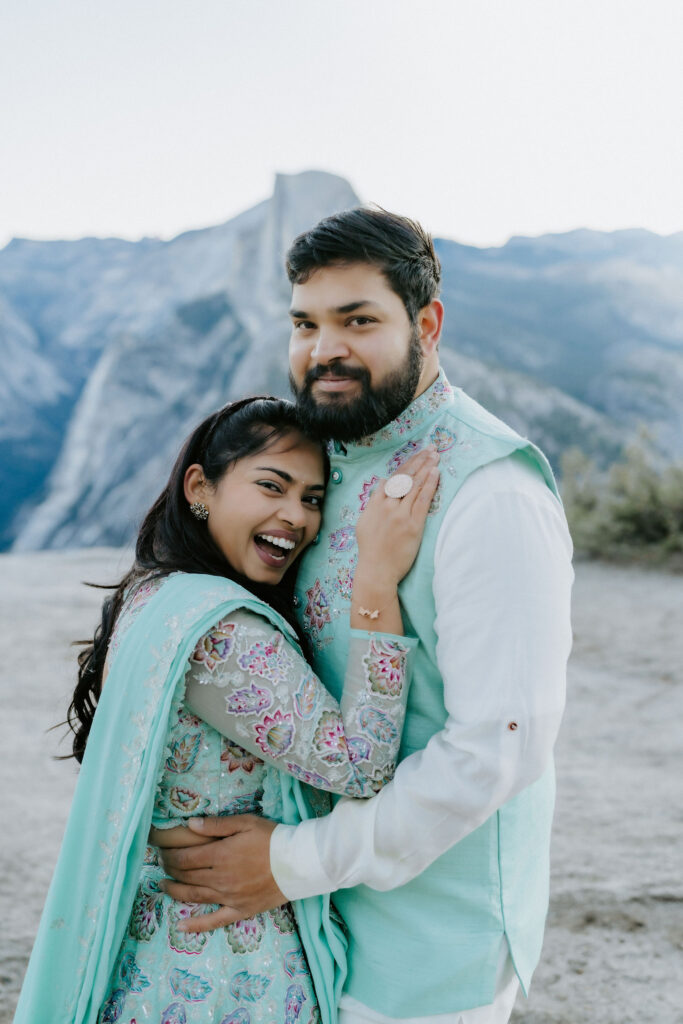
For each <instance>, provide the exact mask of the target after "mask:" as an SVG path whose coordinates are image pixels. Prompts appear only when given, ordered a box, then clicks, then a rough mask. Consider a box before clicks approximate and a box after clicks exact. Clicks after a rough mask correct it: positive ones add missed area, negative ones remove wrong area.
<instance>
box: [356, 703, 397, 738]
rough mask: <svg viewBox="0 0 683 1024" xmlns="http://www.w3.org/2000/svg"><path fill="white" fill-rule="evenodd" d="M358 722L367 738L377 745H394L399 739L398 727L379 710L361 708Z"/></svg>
mask: <svg viewBox="0 0 683 1024" xmlns="http://www.w3.org/2000/svg"><path fill="white" fill-rule="evenodd" d="M358 721H359V723H360V727H361V729H362V731H363V732H364V733H365V734H366V736H370V737H371V739H373V740H375V742H376V743H393V742H394V740H396V739H397V738H398V733H397V730H396V726H395V725H394V723H393V722H392V721H391V719H390V718H389V716H388V715H385V714H384V712H383V711H380V710H379V708H373V707H366V708H361V710H360V712H359V714H358Z"/></svg>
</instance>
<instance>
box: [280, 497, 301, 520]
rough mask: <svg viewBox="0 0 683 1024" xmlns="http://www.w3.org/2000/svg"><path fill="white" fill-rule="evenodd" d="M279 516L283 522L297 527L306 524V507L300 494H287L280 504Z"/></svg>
mask: <svg viewBox="0 0 683 1024" xmlns="http://www.w3.org/2000/svg"><path fill="white" fill-rule="evenodd" d="M279 516H280V519H282V521H283V522H285V523H289V525H290V526H293V527H296V528H299V527H301V526H304V524H305V523H306V509H305V508H304V506H303V505H302V504H301V499H300V498H299V497H298V496H294V495H287V497H286V499H285V500H284V501H283V502H282V504H281V505H280V510H279Z"/></svg>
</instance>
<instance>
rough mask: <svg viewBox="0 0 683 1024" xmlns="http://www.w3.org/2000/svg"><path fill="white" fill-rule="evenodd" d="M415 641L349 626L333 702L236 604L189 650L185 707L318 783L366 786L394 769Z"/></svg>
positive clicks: (298, 659) (299, 661)
mask: <svg viewBox="0 0 683 1024" xmlns="http://www.w3.org/2000/svg"><path fill="white" fill-rule="evenodd" d="M415 643H416V641H414V640H412V639H406V638H404V637H401V636H389V635H386V634H378V633H365V632H363V631H361V630H352V633H351V637H350V643H349V656H348V662H347V672H346V677H345V684H344V695H343V698H342V702H341V706H340V705H339V704H338V703H337V701H336V700H335V699H334V697H332V695H331V694H330V693H329V692H328V691H327V690H326V688H325V687H324V686H323V684H322V682H321V681H320V680H319V679H318V677H317V676H316V675H315V673H314V672H313V670H312V669H311V668H310V666H309V665H308V663H307V662H306V661H305V659H304V658H303V657H302V655H300V654H299V653H298V652H297V651H296V650H295V649H294V648H293V647H292V645H291V644H290V643H289V642H288V641H287V640H286V639H285V637H284V636H283V634H282V633H280V632H279V630H277V629H275V628H274V627H273V626H272V625H271V624H270V623H269V622H268V621H267V620H266V619H264V618H263V617H261V616H260V615H257V614H255V613H254V612H251V611H247V610H245V609H240V610H238V611H236V612H234V613H233V614H231V615H230V616H229V618H226V619H224V620H222V621H221V622H219V623H217V624H216V626H214V627H213V629H211V630H209V631H208V632H207V633H206V634H205V635H204V636H203V637H202V638H201V640H200V641H199V643H198V644H197V647H196V648H195V651H194V653H193V655H192V658H191V659H190V668H189V672H188V675H187V688H186V696H185V701H186V704H187V706H188V707H189V709H190V710H191V711H192V713H193V714H195V715H197V716H198V717H200V718H202V719H204V721H205V722H207V723H208V724H209V725H211V726H212V727H213V728H214V729H217V730H218V732H220V733H221V734H222V735H223V736H225V737H226V738H227V739H229V740H231V741H232V742H234V743H237V744H239V745H240V746H241V747H243V748H244V749H245V750H248V751H249V753H251V754H255V755H256V756H257V757H259V758H260V759H262V760H263V761H266V762H267V763H269V764H273V765H275V767H277V768H278V769H280V770H281V771H285V772H287V773H289V774H290V775H293V776H295V777H296V778H298V779H300V780H301V781H303V782H306V783H308V784H309V785H311V786H314V787H315V788H316V789H323V790H327V791H329V792H332V793H339V794H343V795H347V796H358V797H364V796H371V795H372V794H373V793H375V792H377V790H379V789H380V788H381V786H382V785H383V783H384V782H386V781H387V780H388V778H390V777H391V775H393V772H394V767H395V762H396V757H397V754H398V748H399V744H400V737H401V731H402V729H403V721H404V717H405V707H406V700H407V692H408V682H409V674H410V652H411V650H412V648H413V646H414V645H415Z"/></svg>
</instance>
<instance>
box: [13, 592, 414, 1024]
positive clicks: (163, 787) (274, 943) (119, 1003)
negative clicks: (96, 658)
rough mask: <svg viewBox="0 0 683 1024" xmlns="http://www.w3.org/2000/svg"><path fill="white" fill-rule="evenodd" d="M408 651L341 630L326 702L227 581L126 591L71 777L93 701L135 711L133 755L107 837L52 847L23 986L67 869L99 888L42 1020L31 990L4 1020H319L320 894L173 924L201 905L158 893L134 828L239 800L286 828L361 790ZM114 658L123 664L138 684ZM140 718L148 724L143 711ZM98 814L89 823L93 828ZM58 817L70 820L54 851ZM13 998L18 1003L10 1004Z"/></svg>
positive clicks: (387, 725)
mask: <svg viewBox="0 0 683 1024" xmlns="http://www.w3.org/2000/svg"><path fill="white" fill-rule="evenodd" d="M201 581H203V582H201ZM176 592H177V595H178V600H177V601H175V600H174V597H175V593H176ZM212 592H213V593H212ZM191 602H194V607H193V608H191V607H190V603H191ZM212 607H213V609H214V612H213V614H212V613H211V610H210V609H211V608H212ZM199 613H201V614H199ZM190 623H191V625H190ZM200 623H203V628H202V627H201V626H200ZM200 629H201V632H200ZM181 635H182V643H181V642H180V640H179V638H180V636H181ZM150 645H151V646H152V647H154V648H155V650H154V651H153V652H152V655H151V662H152V663H156V664H161V665H162V668H161V674H162V675H163V674H164V672H165V673H166V675H165V682H164V684H163V685H161V684H159V685H160V690H161V691H163V701H160V700H159V699H158V698H159V693H157V692H156V691H155V686H154V681H153V680H152V682H150V679H151V676H150V667H149V664H148V665H147V666H145V665H141V666H140V667H139V668H138V667H137V662H138V660H139V652H140V651H141V650H143V649H144V650H145V651H147V648H148V647H150ZM410 649H411V641H410V640H406V639H405V638H403V637H393V636H387V635H383V634H368V633H364V632H362V631H354V632H353V634H352V639H351V644H350V650H349V661H348V671H347V675H346V684H345V690H344V695H343V697H342V701H341V706H340V705H339V704H337V702H336V701H335V700H334V699H333V698H332V697H331V695H330V694H329V693H328V692H327V690H326V689H325V688H324V687H323V685H322V683H321V682H320V681H319V680H318V679H317V677H316V676H315V675H314V674H313V672H312V670H311V669H310V667H309V666H308V664H307V663H306V661H305V660H304V659H303V657H302V655H301V653H300V651H299V649H298V646H297V645H296V642H295V640H294V639H293V637H292V636H291V632H290V631H289V629H288V627H287V626H286V624H285V623H284V622H283V621H282V620H280V619H279V617H278V616H276V615H275V613H273V612H272V610H271V609H269V608H267V606H265V605H261V604H260V603H259V602H257V601H256V599H255V598H253V597H252V596H251V595H247V593H246V592H245V591H241V590H240V588H238V587H237V586H236V585H235V584H232V583H230V582H229V581H225V580H215V579H212V578H211V577H191V576H183V574H176V575H175V576H172V577H170V578H167V579H166V580H164V581H161V583H160V582H159V581H155V582H154V583H147V584H142V585H139V586H138V587H137V588H136V589H135V590H134V591H133V592H131V593H130V594H129V595H128V598H127V600H126V602H125V604H124V607H123V609H122V612H121V615H120V616H119V620H118V623H117V628H116V630H115V633H114V636H113V637H112V644H111V648H110V666H111V667H110V672H109V676H108V679H107V683H106V685H105V687H104V690H103V695H102V699H101V702H100V706H99V708H98V712H97V714H96V716H95V722H96V723H97V724H98V726H99V731H98V730H96V729H95V724H93V730H92V732H91V736H90V739H89V743H88V749H87V752H86V759H84V764H83V768H82V770H81V774H82V776H83V775H85V776H86V782H87V780H89V779H90V775H89V773H88V769H91V771H92V772H95V773H96V774H97V775H98V776H99V778H100V785H102V778H103V774H102V765H99V766H95V765H94V764H93V762H94V755H95V749H96V748H97V750H99V753H100V755H101V756H106V754H107V752H108V751H110V750H111V736H110V735H109V736H108V741H109V748H107V747H106V746H104V747H103V746H102V744H101V743H100V740H99V733H100V732H101V731H103V730H104V729H105V726H106V724H107V723H106V722H104V721H103V719H104V718H105V716H107V715H108V714H110V715H111V724H112V726H114V723H116V725H118V726H119V727H121V728H123V725H122V723H123V721H124V720H125V719H128V721H129V723H130V724H131V725H132V726H135V723H136V722H139V723H140V725H141V729H140V737H139V740H138V743H142V744H143V749H142V750H140V749H135V750H133V749H132V748H133V747H134V746H135V744H134V743H133V742H132V740H131V738H130V736H129V737H124V741H125V742H124V744H123V745H124V746H126V744H128V746H129V747H130V748H131V749H130V750H129V753H132V754H133V755H134V756H133V758H132V763H131V760H130V758H129V759H128V760H126V757H125V751H124V757H123V760H122V761H121V765H120V771H121V772H123V774H119V776H118V780H117V777H116V775H115V774H112V776H111V778H110V781H109V787H110V789H111V790H112V792H111V793H109V792H108V793H107V803H108V807H107V808H103V807H101V806H99V804H98V807H97V808H93V811H94V810H95V809H97V811H98V812H99V815H100V819H99V820H100V821H101V820H102V816H103V815H104V816H106V820H107V821H108V822H109V824H110V825H112V826H113V827H112V828H110V829H109V834H108V835H101V836H99V837H94V836H93V837H91V839H92V840H93V841H94V840H95V839H97V843H98V845H99V848H100V852H97V851H96V850H94V851H93V852H92V853H88V852H87V851H86V854H85V857H84V859H83V860H82V862H81V864H80V865H79V864H78V863H71V864H68V863H67V864H64V863H62V861H63V860H64V849H63V851H62V855H60V864H59V866H58V871H57V872H56V878H55V882H53V888H54V889H55V892H53V891H52V890H51V893H50V897H49V899H48V907H46V911H45V915H44V920H43V922H42V924H41V932H40V933H39V938H38V940H37V942H36V949H35V950H34V955H33V958H32V964H31V967H30V968H29V972H28V973H27V979H26V981H25V985H24V989H25V990H26V987H27V986H29V985H30V986H34V985H36V984H44V983H45V981H46V980H47V979H46V977H45V970H44V969H42V982H41V965H42V960H43V958H44V957H45V956H46V955H50V951H49V949H48V947H49V946H50V945H51V950H52V952H51V955H52V956H54V955H60V952H59V939H58V936H55V935H54V929H55V928H58V929H59V928H60V927H64V924H63V923H62V924H60V921H63V919H62V918H60V917H57V918H55V916H54V913H55V909H56V905H57V904H59V901H60V899H61V903H62V906H66V905H68V897H67V893H66V889H65V887H66V886H68V877H69V875H70V876H71V878H72V882H74V883H75V874H76V873H77V872H78V871H79V870H80V871H81V872H82V873H84V874H85V875H88V874H90V875H91V876H93V871H94V870H95V868H96V867H99V869H100V872H99V876H98V877H99V888H100V890H101V896H100V897H99V898H100V899H101V900H102V903H101V904H99V905H97V904H96V905H95V908H93V905H92V904H91V902H90V901H92V900H97V899H98V895H97V889H98V883H96V882H95V881H94V877H93V882H92V884H91V885H90V887H89V888H88V889H87V891H86V890H85V889H84V890H83V891H82V892H81V893H80V894H79V893H78V891H76V892H75V894H74V895H75V897H76V899H80V901H81V902H83V903H85V901H86V899H87V901H88V902H87V903H86V905H85V907H84V908H83V909H82V912H81V913H80V921H79V923H78V924H77V927H78V928H80V929H81V934H80V935H78V936H77V939H78V943H79V944H80V945H81V946H82V947H84V949H85V951H86V952H85V953H83V954H82V955H81V956H80V963H79V965H78V968H77V974H78V981H77V984H76V985H75V987H73V986H70V985H69V983H68V981H66V982H65V980H64V978H61V980H60V985H59V986H58V988H60V987H61V989H63V993H60V995H62V996H63V1001H62V1006H61V1007H59V1006H57V1005H55V1004H54V1003H53V1004H52V1007H53V1012H54V1013H55V1014H56V1016H52V1017H51V1016H49V1015H45V1016H44V1017H43V1016H40V1014H38V1015H36V1013H37V1011H36V1009H35V1006H37V1005H39V1004H40V1000H38V1001H37V1003H36V1001H35V999H34V1000H33V1003H34V1008H33V1010H32V1011H31V1012H32V1015H30V1016H29V1015H25V1016H19V1010H21V1009H22V1004H21V1003H20V1007H19V1010H18V1015H17V1021H22V1022H23V1021H24V1020H26V1021H28V1020H31V1024H42V1022H43V1020H44V1021H45V1022H47V1021H48V1020H51V1021H52V1020H56V1019H57V1017H58V1018H59V1019H60V1020H62V1019H63V1020H67V1019H68V1020H74V1021H75V1022H76V1024H80V1022H81V1021H88V1022H89V1021H92V1022H95V1021H97V1022H98V1024H100V1022H101V1024H110V1022H112V1024H113V1022H117V1021H120V1022H122V1024H123V1022H125V1024H132V1022H135V1024H142V1022H146V1024H147V1022H151V1024H206V1022H215V1024H283V1022H286V1024H296V1022H298V1021H300V1022H305V1024H312V1022H316V1021H319V1020H320V1019H321V1016H322V1019H323V1020H324V1021H326V1022H331V1021H333V1020H334V1009H335V1002H336V997H337V994H338V989H339V985H340V976H341V975H340V971H343V937H342V936H341V934H340V932H339V929H338V926H336V925H335V923H334V921H333V920H332V919H331V918H330V911H329V899H328V898H323V897H320V898H318V899H317V900H306V901H303V902H302V903H301V904H297V905H296V906H295V912H293V909H292V907H290V906H289V905H286V906H284V907H280V908H278V909H277V910H274V911H269V912H268V913H265V914H258V915H257V916H256V917H255V918H252V919H250V920H247V921H240V922H238V923H236V924H233V925H229V926H228V927H225V928H220V929H217V930H215V931H213V932H208V933H198V934H195V933H189V932H182V931H179V930H178V927H177V926H178V924H179V922H180V921H181V920H182V919H183V918H185V917H187V916H190V915H196V914H201V913H204V912H206V910H207V909H213V908H206V907H200V906H196V905H188V904H182V903H178V902H175V901H173V900H172V899H171V898H170V897H169V896H167V895H166V894H164V893H162V892H160V891H159V882H160V880H161V878H163V876H164V873H163V869H162V868H161V866H160V864H159V861H158V858H157V855H156V853H155V851H154V849H153V848H152V847H149V846H146V844H145V838H146V833H147V832H148V830H149V824H150V823H151V824H153V825H155V826H156V827H157V828H162V829H163V828H168V827H173V826H176V825H181V824H183V823H184V822H186V820H187V819H188V818H189V817H194V816H198V815H216V814H238V813H245V812H247V813H256V814H264V815H266V816H268V817H271V818H273V819H275V820H284V821H287V822H290V823H295V822H296V821H299V820H301V819H302V818H304V817H307V816H311V815H312V814H321V813H326V812H327V811H328V810H329V807H330V803H329V799H330V798H329V794H331V793H338V794H342V795H348V796H355V797H364V796H370V795H372V793H373V792H375V791H376V790H377V789H378V788H379V787H380V786H381V785H382V783H383V782H384V781H386V779H388V778H389V777H391V774H392V773H393V766H394V761H395V758H396V754H397V750H398V744H399V739H400V733H401V729H402V724H403V716H404V712H405V702H406V690H407V686H408V671H409V670H408V664H409V660H410V659H409V653H410ZM131 666H136V667H134V668H133V672H134V673H136V674H137V675H138V680H137V689H135V687H134V686H133V684H132V682H131V680H130V670H131ZM164 666H165V667H164ZM123 673H127V674H126V675H125V676H124V674H123ZM124 679H125V681H124ZM114 687H117V688H121V687H124V688H126V689H127V690H128V694H127V695H126V694H125V693H122V692H119V693H117V694H115V695H112V697H111V701H112V706H111V707H110V706H109V703H108V702H107V698H109V697H110V691H111V690H112V689H113V688H114ZM145 687H149V688H150V693H149V694H148V695H147V699H146V700H145V699H141V698H140V694H139V692H138V691H139V690H140V688H142V689H145ZM136 695H137V696H136ZM160 703H162V704H163V705H164V707H165V708H166V710H165V711H164V709H163V707H162V708H160V707H159V706H158V705H159V704H160ZM154 704H156V706H153V705H154ZM129 705H130V706H129ZM150 717H151V718H152V719H153V720H154V721H155V722H156V729H155V728H153V727H151V726H150V724H149V721H147V720H146V719H148V718H150ZM98 719H99V722H98ZM124 731H125V730H124ZM162 732H163V739H161V734H162ZM155 735H156V737H157V739H156V741H155V740H154V736H155ZM155 742H156V745H157V748H158V754H157V755H156V762H157V763H156V767H154V765H152V766H150V767H149V768H148V769H147V772H146V778H147V782H144V781H141V779H140V776H141V775H145V770H144V766H145V762H146V760H149V759H150V758H151V760H152V761H153V760H154V755H153V754H152V752H151V748H150V745H151V746H154V743H155ZM117 749H118V748H117ZM146 754H147V755H149V757H146V756H145V755H146ZM117 756H119V755H117ZM89 761H90V762H91V763H90V764H89V763H88V762H89ZM112 768H113V769H114V770H115V768H116V765H112ZM124 769H125V770H124ZM105 774H106V773H105ZM151 779H154V780H155V782H154V786H153V787H152V783H151V781H150V780H151ZM83 781H84V779H83V778H81V779H80V780H79V787H80V785H81V782H83ZM105 786H106V783H105ZM312 787H315V788H312ZM116 790H121V792H120V793H117V792H116ZM131 793H132V794H133V799H132V800H131V796H130V794H131ZM93 796H94V794H91V795H90V798H89V799H90V803H91V806H92V800H93ZM87 799H88V798H87V797H86V796H85V795H83V796H79V793H78V790H77V796H76V798H75V806H74V812H72V817H76V818H77V817H78V814H79V813H80V814H81V816H82V820H84V821H87V820H88V813H87V803H85V805H84V801H86V800H87ZM95 799H97V797H96V796H95ZM136 800H137V801H138V803H140V804H144V805H145V806H146V808H147V810H146V811H142V812H141V813H140V815H139V820H136V815H135V812H134V811H131V805H132V804H135V802H136ZM99 803H101V796H100V801H99ZM117 805H121V806H122V807H123V810H124V813H123V814H122V813H120V812H119V811H118V810H117V809H116V808H117ZM114 819H116V820H114ZM93 827H94V828H97V827H98V826H97V820H96V818H93ZM99 827H100V828H101V829H102V830H103V831H106V828H105V825H104V824H101V825H100V826H99ZM76 828H78V826H77V825H76ZM107 828H108V826H107ZM70 830H71V831H72V832H73V828H72V822H71V821H70V823H69V826H68V829H67V836H66V837H65V843H64V846H65V847H67V846H68V845H69V844H68V840H69V835H70ZM125 835H128V836H129V838H128V840H126V838H125ZM110 850H113V853H111V856H108V851H110ZM68 856H69V854H67V857H68ZM71 860H72V861H73V857H71ZM95 861H97V863H95ZM143 861H144V863H143ZM117 873H118V875H119V876H121V877H122V878H123V881H122V883H121V889H120V891H119V890H118V889H117V887H116V885H114V883H113V878H112V875H113V876H117ZM107 874H108V875H109V879H108V882H107V883H106V884H105V883H103V878H104V877H106V875H107ZM124 876H125V877H124ZM81 888H82V886H81ZM107 888H108V891H105V890H107ZM51 901H52V904H53V905H52V906H50V905H49V904H50V902H51ZM102 911H104V914H103V913H102ZM106 914H110V915H111V917H112V921H111V922H110V923H109V922H108V921H107V918H106ZM78 916H79V915H78V914H77V913H76V917H78ZM46 918H48V919H47V920H46ZM89 919H90V920H89ZM73 924H74V925H76V921H75V920H74V922H73ZM46 931H47V932H48V935H47V936H46V935H45V934H44V933H45V932H46ZM50 933H52V934H50ZM65 938H66V936H65ZM73 938H76V936H73ZM41 939H42V947H43V948H42V949H41ZM55 939H56V940H57V941H56V943H55ZM35 958H37V963H35V964H34V962H33V960H34V959H35ZM71 959H72V960H73V955H72V956H71ZM68 963H69V959H68V957H67V959H66V964H68ZM66 964H65V966H66ZM42 966H43V968H44V965H42ZM32 969H33V970H32ZM67 969H68V968H67ZM53 974H54V971H53ZM314 983H315V988H314ZM89 987H90V991H88V988H89ZM72 988H73V990H72ZM24 995H25V992H22V999H23V998H24ZM29 996H30V994H29ZM30 1003H31V1000H30V998H29V999H28V1000H27V1004H26V1005H27V1007H28V1006H29V1004H30ZM28 1012H29V1011H28V1010H27V1014H28ZM63 1013H68V1014H69V1016H68V1017H67V1016H62V1014H63Z"/></svg>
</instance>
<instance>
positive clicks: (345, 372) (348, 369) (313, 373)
mask: <svg viewBox="0 0 683 1024" xmlns="http://www.w3.org/2000/svg"><path fill="white" fill-rule="evenodd" d="M321 377H328V378H329V377H347V378H349V379H350V380H365V379H366V378H368V377H369V374H368V371H367V370H365V369H363V367H361V366H344V364H343V363H335V364H334V365H332V366H320V365H318V366H314V367H313V368H312V369H310V370H307V371H306V376H305V377H304V387H305V388H308V387H310V386H311V384H312V383H313V382H314V381H316V380H320V379H321Z"/></svg>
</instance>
